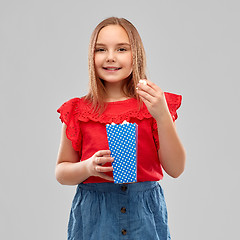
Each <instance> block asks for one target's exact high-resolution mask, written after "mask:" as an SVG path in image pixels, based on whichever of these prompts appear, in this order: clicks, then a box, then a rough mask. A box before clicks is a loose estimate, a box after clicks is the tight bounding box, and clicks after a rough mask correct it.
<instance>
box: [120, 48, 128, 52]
mask: <svg viewBox="0 0 240 240" xmlns="http://www.w3.org/2000/svg"><path fill="white" fill-rule="evenodd" d="M118 51H119V52H125V51H127V49H126V48H119V49H118Z"/></svg>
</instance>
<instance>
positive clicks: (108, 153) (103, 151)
mask: <svg viewBox="0 0 240 240" xmlns="http://www.w3.org/2000/svg"><path fill="white" fill-rule="evenodd" d="M110 154H111V151H110V150H99V151H97V152H96V153H95V156H96V157H102V156H103V155H110Z"/></svg>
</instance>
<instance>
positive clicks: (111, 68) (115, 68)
mask: <svg viewBox="0 0 240 240" xmlns="http://www.w3.org/2000/svg"><path fill="white" fill-rule="evenodd" d="M103 69H104V70H107V71H118V70H120V69H121V68H118V67H103Z"/></svg>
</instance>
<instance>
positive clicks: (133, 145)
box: [106, 120, 138, 183]
mask: <svg viewBox="0 0 240 240" xmlns="http://www.w3.org/2000/svg"><path fill="white" fill-rule="evenodd" d="M106 131H107V138H108V145H109V149H110V151H111V156H112V157H114V161H113V163H112V166H113V179H114V183H130V182H136V181H137V140H138V125H137V124H136V123H129V122H127V121H126V120H125V121H123V123H122V124H115V123H114V124H113V123H112V124H107V125H106Z"/></svg>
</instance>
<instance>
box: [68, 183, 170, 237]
mask: <svg viewBox="0 0 240 240" xmlns="http://www.w3.org/2000/svg"><path fill="white" fill-rule="evenodd" d="M120 239H128V240H142V239H145V240H150V239H151V240H169V239H171V237H170V233H169V227H168V214H167V207H166V203H165V198H164V193H163V190H162V187H161V185H160V183H159V182H155V181H154V182H138V183H131V184H114V183H87V184H83V183H81V184H79V185H78V186H77V190H76V194H75V197H74V199H73V202H72V208H71V212H70V218H69V223H68V240H120Z"/></svg>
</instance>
